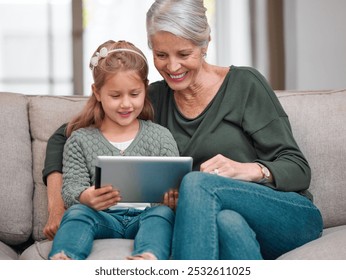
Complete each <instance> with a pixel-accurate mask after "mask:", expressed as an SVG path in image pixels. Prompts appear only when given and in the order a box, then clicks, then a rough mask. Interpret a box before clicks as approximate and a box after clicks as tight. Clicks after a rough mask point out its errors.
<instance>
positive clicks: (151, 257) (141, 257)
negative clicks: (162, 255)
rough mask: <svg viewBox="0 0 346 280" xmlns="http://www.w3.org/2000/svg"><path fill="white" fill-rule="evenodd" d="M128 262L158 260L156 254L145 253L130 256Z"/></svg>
mask: <svg viewBox="0 0 346 280" xmlns="http://www.w3.org/2000/svg"><path fill="white" fill-rule="evenodd" d="M126 259H127V260H138V261H141V260H157V258H156V257H155V255H154V254H152V253H143V254H139V255H134V256H129V257H127V258H126Z"/></svg>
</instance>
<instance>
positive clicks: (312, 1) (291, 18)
mask: <svg viewBox="0 0 346 280" xmlns="http://www.w3.org/2000/svg"><path fill="white" fill-rule="evenodd" d="M285 53H286V88H287V89H300V90H309V89H339V88H346V1H345V0H285Z"/></svg>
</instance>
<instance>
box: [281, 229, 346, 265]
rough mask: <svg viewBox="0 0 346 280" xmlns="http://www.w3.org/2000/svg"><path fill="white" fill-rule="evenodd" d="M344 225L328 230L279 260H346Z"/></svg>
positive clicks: (345, 232)
mask: <svg viewBox="0 0 346 280" xmlns="http://www.w3.org/2000/svg"><path fill="white" fill-rule="evenodd" d="M345 248H346V225H345V226H339V227H335V228H328V229H325V230H324V231H323V234H322V237H320V238H318V239H316V240H314V241H311V242H309V243H307V244H305V245H303V246H301V247H299V248H296V249H294V250H293V251H290V252H288V253H286V254H284V255H282V256H281V257H279V260H346V249H345Z"/></svg>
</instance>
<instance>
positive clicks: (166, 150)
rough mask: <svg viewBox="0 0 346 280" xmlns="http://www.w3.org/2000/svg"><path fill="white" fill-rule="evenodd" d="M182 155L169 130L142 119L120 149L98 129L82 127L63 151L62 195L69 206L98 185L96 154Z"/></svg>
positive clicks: (67, 142) (73, 134) (69, 140)
mask: <svg viewBox="0 0 346 280" xmlns="http://www.w3.org/2000/svg"><path fill="white" fill-rule="evenodd" d="M101 155H102V156H121V155H126V156H179V151H178V148H177V145H176V142H175V140H174V138H173V136H172V134H171V133H170V132H169V130H168V129H166V128H164V127H162V126H159V125H157V124H154V123H152V122H150V121H142V120H140V129H139V132H138V134H137V136H136V138H135V139H134V140H133V142H132V143H131V145H130V146H129V147H128V148H127V149H126V150H125V151H120V150H119V149H117V148H116V147H114V146H113V145H112V144H111V143H110V142H109V141H108V140H107V139H106V138H105V137H104V136H103V135H102V133H101V132H100V131H99V129H97V128H92V127H89V128H81V129H78V130H76V131H74V132H73V133H72V135H71V137H69V138H68V140H67V141H66V145H65V148H64V154H63V188H62V196H63V200H64V202H65V205H66V207H70V206H72V205H73V204H75V203H79V196H80V194H81V192H82V191H84V190H85V189H86V188H88V187H90V186H92V185H94V184H95V161H96V157H97V156H101Z"/></svg>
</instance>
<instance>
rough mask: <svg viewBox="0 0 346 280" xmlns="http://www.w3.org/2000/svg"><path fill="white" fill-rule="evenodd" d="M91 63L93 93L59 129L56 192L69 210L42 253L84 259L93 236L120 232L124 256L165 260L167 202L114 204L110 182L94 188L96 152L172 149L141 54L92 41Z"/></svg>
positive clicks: (169, 226) (174, 152) (165, 152)
mask: <svg viewBox="0 0 346 280" xmlns="http://www.w3.org/2000/svg"><path fill="white" fill-rule="evenodd" d="M90 68H91V70H92V74H93V79H94V84H93V85H92V95H91V97H90V98H89V100H88V102H87V104H86V106H85V108H84V110H83V111H82V112H81V113H80V114H79V115H78V116H77V117H76V118H75V119H73V120H72V121H71V122H70V123H69V125H68V127H67V130H66V134H67V136H69V138H68V140H67V142H66V145H65V148H64V156H63V166H64V167H63V187H62V196H63V199H64V202H65V206H66V208H68V209H67V211H66V212H65V214H64V217H63V219H62V221H61V224H60V227H59V230H58V232H57V234H56V236H55V238H54V241H53V247H52V250H51V252H50V254H49V258H50V259H77V260H80V259H85V258H87V257H88V255H89V254H90V252H91V249H92V245H93V240H94V239H102V238H126V239H135V241H134V251H133V253H132V256H129V257H128V259H168V258H169V255H170V251H171V239H172V230H173V222H174V212H173V210H172V209H171V208H169V207H167V206H165V205H160V206H155V207H148V206H150V205H148V204H138V203H137V204H132V205H128V204H124V203H118V202H119V201H121V194H120V193H119V192H118V191H117V190H115V189H114V188H113V187H112V186H110V185H107V186H103V187H102V188H98V189H95V186H94V184H95V159H96V156H98V155H112V156H121V155H127V156H138V155H139V156H178V155H179V152H178V148H177V145H176V143H175V141H174V139H173V136H172V135H171V134H170V132H169V131H168V130H167V129H166V128H164V127H161V126H159V125H157V124H154V123H153V122H151V120H152V118H153V109H152V106H151V103H150V102H149V100H148V96H147V86H148V79H147V76H148V64H147V60H146V58H145V56H144V55H143V53H142V52H141V51H140V50H139V49H138V48H136V47H135V46H134V45H133V44H131V43H129V42H125V41H118V42H114V41H108V42H105V43H104V44H102V45H100V46H99V47H98V49H97V50H96V52H95V53H94V55H93V57H92V58H91V61H90ZM166 196H167V194H166Z"/></svg>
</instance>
